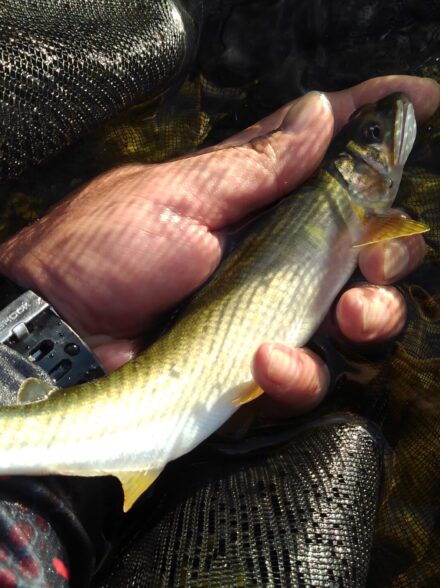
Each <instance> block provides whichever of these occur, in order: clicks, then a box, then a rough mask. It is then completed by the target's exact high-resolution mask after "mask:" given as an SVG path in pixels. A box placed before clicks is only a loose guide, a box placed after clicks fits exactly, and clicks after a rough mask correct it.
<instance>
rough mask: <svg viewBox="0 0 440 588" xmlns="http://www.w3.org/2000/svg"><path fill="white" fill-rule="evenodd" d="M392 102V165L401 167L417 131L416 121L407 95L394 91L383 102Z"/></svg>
mask: <svg viewBox="0 0 440 588" xmlns="http://www.w3.org/2000/svg"><path fill="white" fill-rule="evenodd" d="M385 101H386V102H388V101H389V102H390V103H394V108H395V115H394V116H395V119H394V120H395V123H394V142H393V143H394V144H393V166H394V167H396V168H398V169H402V167H403V166H404V165H405V163H406V160H407V159H408V156H409V154H410V152H411V149H412V147H413V145H414V141H415V138H416V133H417V123H416V117H415V113H414V107H413V105H412V104H411V101H410V100H409V98H408V96H406V94H403V93H402V92H396V93H394V94H391V95H390V96H387V97H386V98H385V99H384V102H385Z"/></svg>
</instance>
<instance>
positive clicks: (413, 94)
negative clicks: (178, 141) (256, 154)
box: [218, 76, 440, 148]
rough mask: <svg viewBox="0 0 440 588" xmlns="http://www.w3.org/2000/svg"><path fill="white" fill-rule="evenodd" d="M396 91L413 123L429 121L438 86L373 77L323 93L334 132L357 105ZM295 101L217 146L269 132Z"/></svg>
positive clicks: (421, 80)
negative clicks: (404, 99) (410, 105)
mask: <svg viewBox="0 0 440 588" xmlns="http://www.w3.org/2000/svg"><path fill="white" fill-rule="evenodd" d="M397 91H399V92H404V93H405V94H407V95H408V97H409V99H410V100H411V102H412V103H413V105H414V110H415V114H416V117H417V120H419V121H420V122H422V121H424V120H426V119H427V118H429V117H430V116H431V115H432V114H433V113H434V112H435V110H436V109H437V107H438V105H439V100H440V90H439V85H438V84H437V82H435V81H434V80H431V79H429V78H419V77H415V76H383V77H378V78H373V79H371V80H368V81H366V82H362V83H361V84H358V85H357V86H354V87H352V88H348V89H346V90H342V91H340V92H329V93H326V96H327V98H328V99H329V100H330V104H331V106H332V110H333V115H334V117H335V132H337V131H338V130H340V128H341V127H342V126H344V124H345V123H346V122H347V120H348V119H349V118H350V116H351V114H352V113H353V112H354V111H355V110H356V109H357V108H359V107H360V106H362V105H364V104H368V103H369V102H376V101H377V100H380V98H383V97H384V96H387V95H388V94H391V93H392V92H397ZM297 102H298V100H294V101H293V102H289V103H288V104H285V105H284V106H282V107H281V108H279V109H278V110H276V111H275V112H273V113H272V114H270V115H269V116H267V117H265V118H263V119H262V120H260V121H258V122H257V123H255V124H253V125H252V126H250V127H248V128H247V129H245V130H244V131H241V132H240V133H237V134H236V135H234V136H233V137H229V138H228V139H226V140H225V141H223V142H222V143H220V145H219V146H218V147H220V148H222V147H226V146H228V147H229V146H234V145H240V144H243V143H245V142H248V141H251V140H252V139H254V138H255V137H260V136H262V135H264V134H267V133H269V132H271V131H272V130H273V129H276V128H278V127H279V126H280V125H281V124H282V121H283V119H284V117H285V116H286V114H287V112H288V111H289V109H290V108H291V107H292V106H293V105H294V104H296V103H297Z"/></svg>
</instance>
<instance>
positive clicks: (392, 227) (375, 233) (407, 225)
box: [353, 214, 430, 247]
mask: <svg viewBox="0 0 440 588" xmlns="http://www.w3.org/2000/svg"><path fill="white" fill-rule="evenodd" d="M429 230H430V229H429V227H428V226H427V225H425V224H424V223H421V222H419V221H415V220H413V219H411V218H407V217H405V216H398V215H396V214H383V215H378V216H375V217H373V218H371V219H369V220H368V222H367V224H366V227H365V230H364V232H363V234H362V237H361V238H360V239H359V240H358V241H357V242H356V243H354V245H353V247H364V246H365V245H371V244H372V243H379V242H380V241H389V240H390V239H396V238H397V237H409V236H410V235H419V234H421V233H426V232H427V231H429Z"/></svg>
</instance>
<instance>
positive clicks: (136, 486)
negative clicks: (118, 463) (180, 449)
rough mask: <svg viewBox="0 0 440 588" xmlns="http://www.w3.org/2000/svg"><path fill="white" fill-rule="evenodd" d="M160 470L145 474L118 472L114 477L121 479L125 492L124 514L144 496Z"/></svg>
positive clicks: (141, 472) (148, 471)
mask: <svg viewBox="0 0 440 588" xmlns="http://www.w3.org/2000/svg"><path fill="white" fill-rule="evenodd" d="M161 471H162V468H160V469H158V470H147V471H145V472H143V471H138V472H118V473H114V475H115V476H116V477H117V478H119V481H120V482H121V484H122V490H123V491H124V512H127V511H128V510H130V508H131V507H132V506H133V504H134V503H135V502H136V500H137V499H138V498H139V496H141V494H143V493H144V492H145V491H146V490H148V488H149V487H150V486H151V484H152V483H153V482H154V481H155V480H156V478H157V477H158V476H159V474H160V473H161Z"/></svg>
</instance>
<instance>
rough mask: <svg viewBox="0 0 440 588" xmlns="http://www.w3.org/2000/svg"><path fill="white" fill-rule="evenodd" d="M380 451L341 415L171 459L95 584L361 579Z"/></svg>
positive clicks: (337, 582)
mask: <svg viewBox="0 0 440 588" xmlns="http://www.w3.org/2000/svg"><path fill="white" fill-rule="evenodd" d="M381 456H382V440H381V438H380V437H378V436H377V435H375V434H373V433H370V432H368V431H367V430H366V429H365V428H364V426H362V424H359V423H356V422H355V421H354V419H352V420H350V419H347V418H343V417H341V418H339V419H337V418H335V419H332V420H330V421H329V422H325V420H324V421H323V422H322V423H314V426H312V427H309V428H308V429H307V430H306V431H303V432H302V433H299V434H298V435H297V436H295V437H294V439H292V441H291V442H290V443H289V444H288V445H287V446H286V447H284V448H282V449H280V450H278V451H276V452H275V451H273V450H272V451H269V452H267V453H266V452H263V453H261V454H260V455H259V456H257V457H248V458H246V459H241V460H236V459H225V458H223V459H221V458H219V457H217V458H216V457H215V456H212V455H211V456H210V458H209V459H208V458H207V457H205V459H201V460H197V459H196V460H195V461H192V462H191V463H188V464H186V467H185V470H182V467H181V466H180V467H172V468H170V469H169V474H168V475H169V477H168V479H167V481H166V483H165V484H159V485H158V487H157V488H156V490H155V492H154V497H153V499H152V501H151V502H150V503H149V506H148V510H147V511H146V510H145V509H144V510H143V516H145V513H146V512H149V513H150V516H148V515H147V517H148V519H149V520H148V522H147V521H146V520H145V523H146V525H145V526H144V528H140V529H139V533H138V535H137V536H136V538H135V539H134V541H130V542H129V543H128V544H127V545H126V546H125V547H124V548H123V549H122V551H121V553H120V554H119V557H118V558H117V559H116V560H115V562H114V565H113V569H112V570H111V572H110V573H109V575H108V577H107V578H106V579H105V580H104V581H103V582H102V583H99V584H98V585H99V586H102V587H104V586H105V587H110V586H127V585H129V583H130V582H134V585H139V586H140V585H142V586H151V587H154V586H215V587H221V586H287V585H295V586H324V585H332V586H333V585H334V586H342V585H343V586H361V585H363V584H364V583H365V580H366V575H367V570H368V562H369V553H370V547H371V538H372V526H373V520H374V513H375V511H376V503H377V497H378V488H379V479H380V469H381ZM208 480H209V483H207V481H208ZM135 516H136V515H135ZM137 516H139V515H137Z"/></svg>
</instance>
